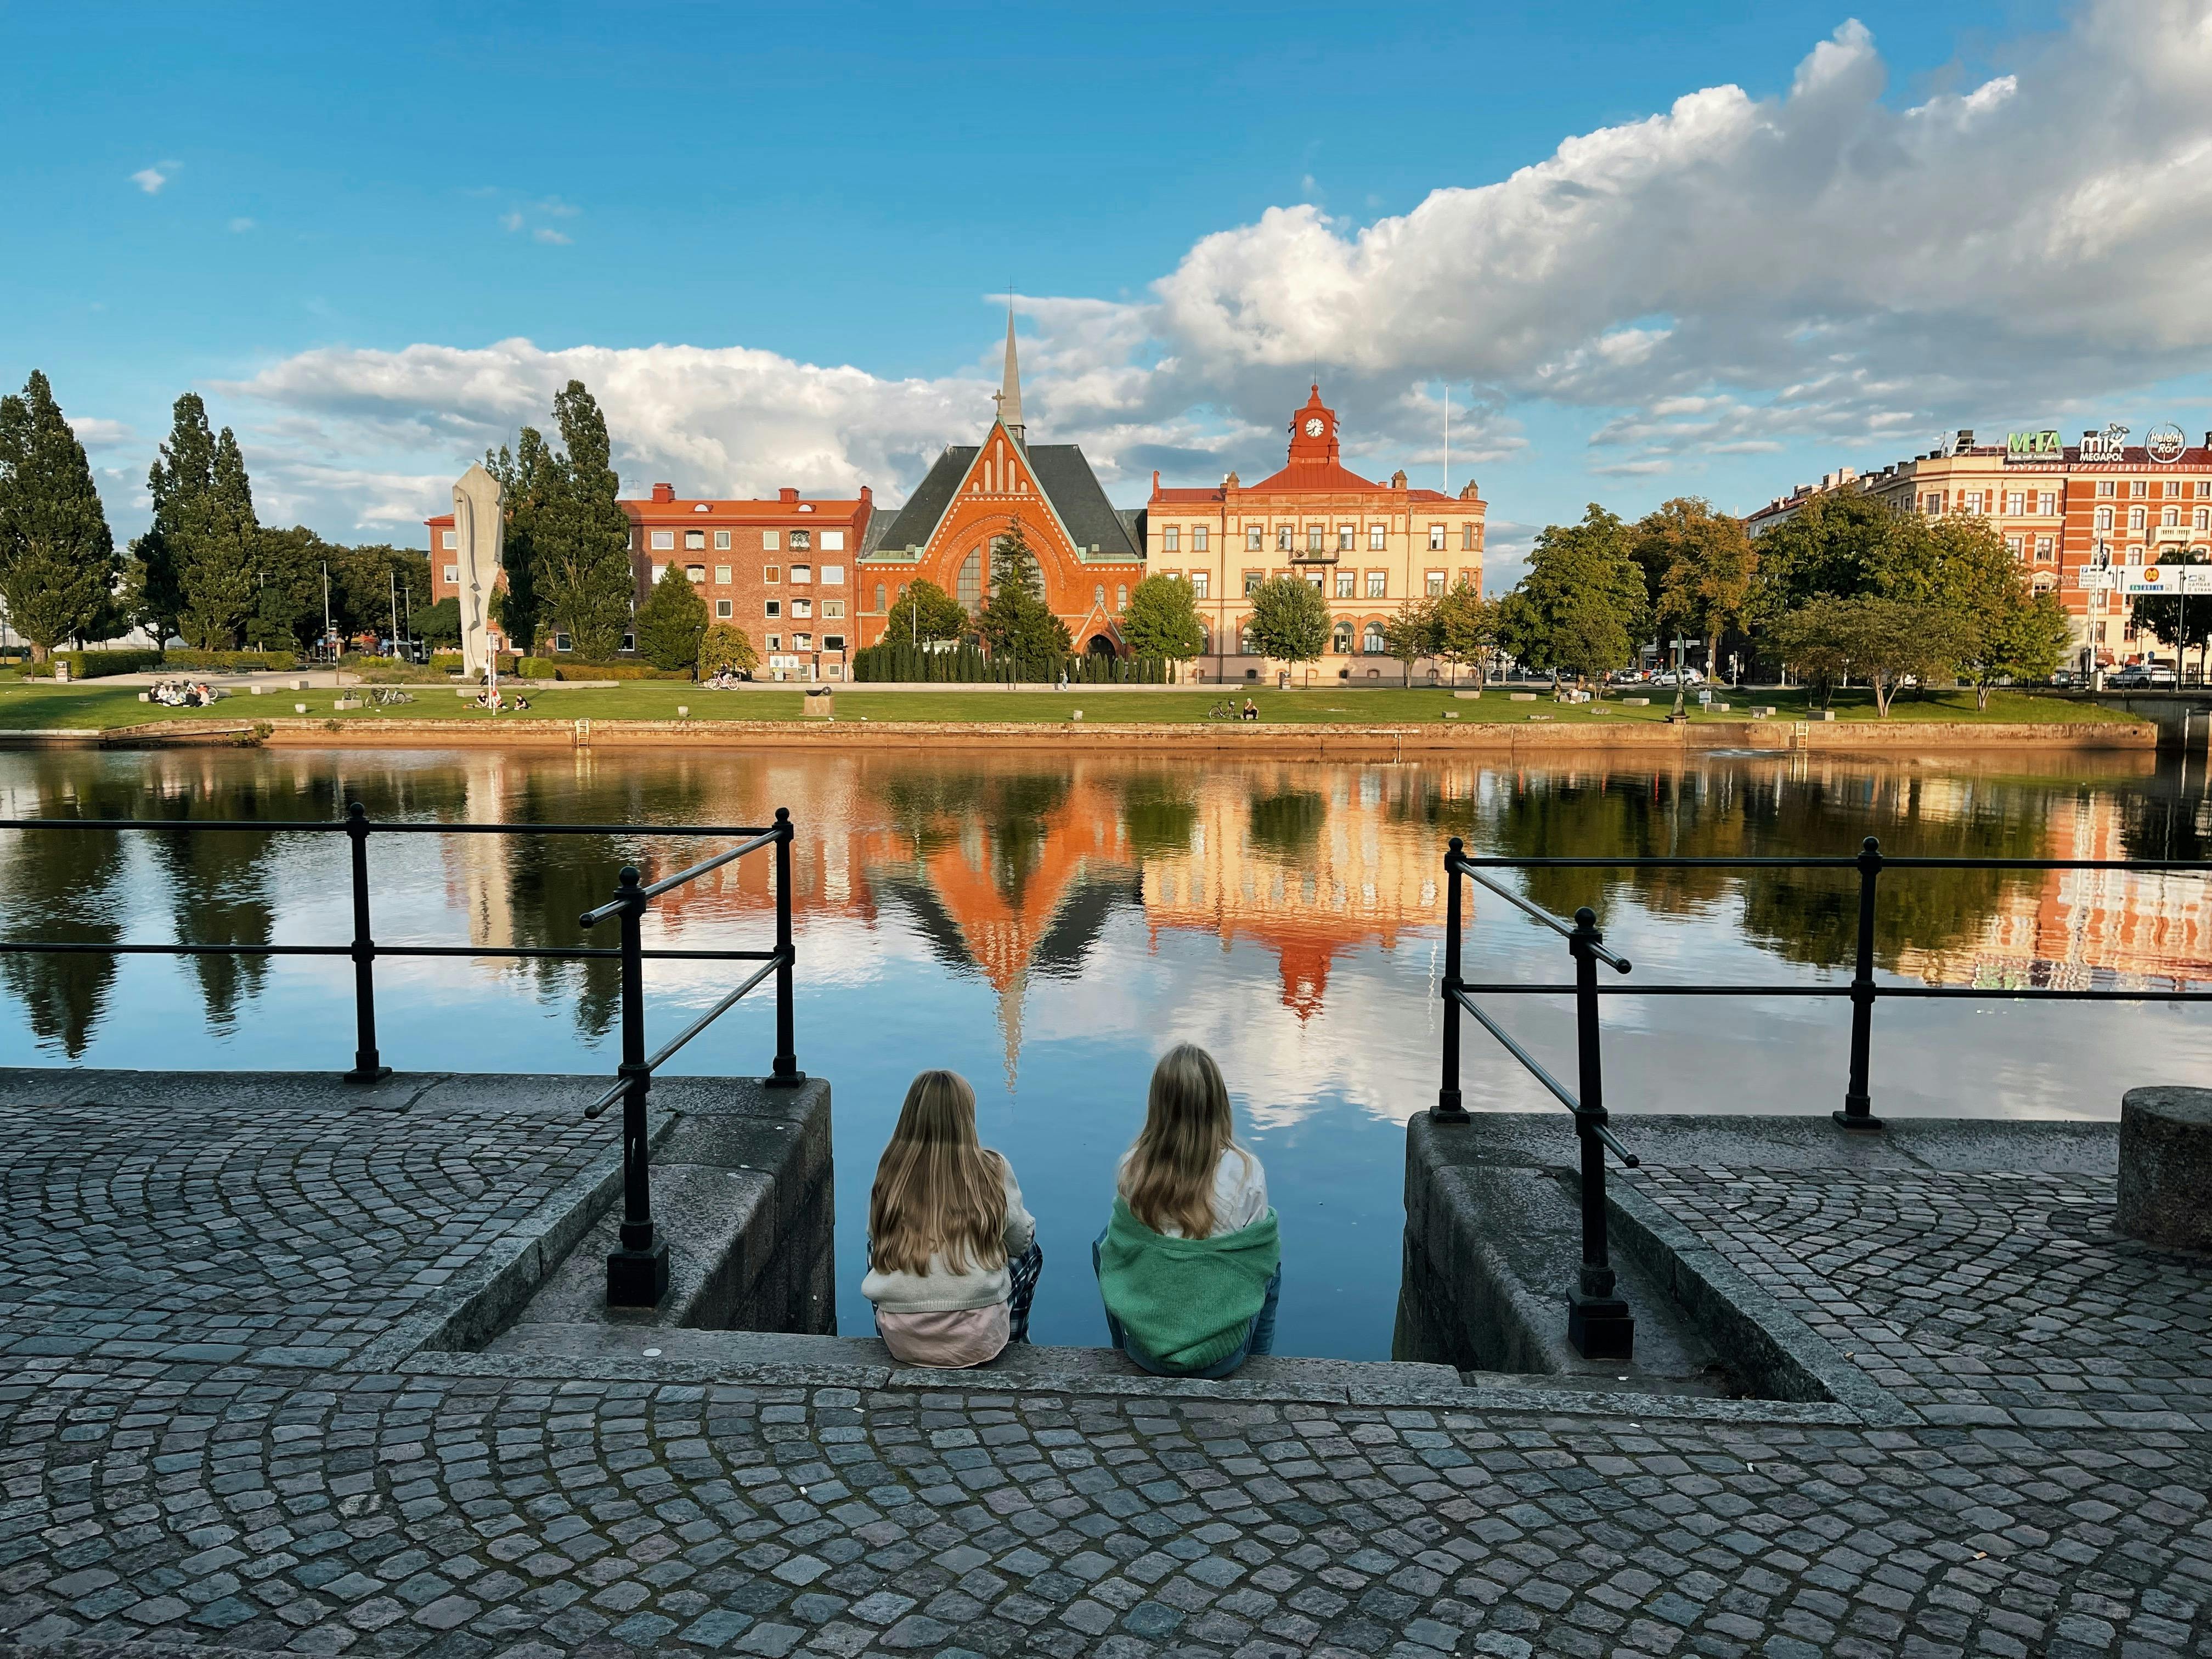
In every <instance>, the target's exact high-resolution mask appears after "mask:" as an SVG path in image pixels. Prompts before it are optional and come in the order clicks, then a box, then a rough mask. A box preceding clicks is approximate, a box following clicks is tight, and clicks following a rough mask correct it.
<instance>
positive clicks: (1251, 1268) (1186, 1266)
mask: <svg viewBox="0 0 2212 1659" xmlns="http://www.w3.org/2000/svg"><path fill="white" fill-rule="evenodd" d="M1281 1260H1282V1241H1281V1238H1280V1237H1279V1233H1278V1231H1277V1229H1276V1225H1275V1212H1274V1211H1273V1210H1272V1209H1270V1210H1269V1211H1268V1212H1267V1214H1265V1215H1263V1216H1261V1218H1259V1219H1258V1220H1257V1221H1255V1222H1254V1223H1253V1224H1252V1225H1250V1226H1249V1227H1246V1228H1244V1229H1243V1231H1238V1232H1233V1233H1224V1234H1222V1235H1220V1236H1219V1237H1216V1238H1170V1237H1166V1236H1165V1235H1164V1234H1161V1233H1156V1232H1154V1231H1152V1229H1151V1228H1150V1227H1147V1226H1146V1225H1145V1224H1144V1223H1143V1222H1141V1221H1139V1220H1138V1219H1137V1218H1136V1216H1135V1215H1134V1214H1133V1212H1131V1210H1130V1208H1129V1206H1128V1202H1127V1200H1125V1199H1122V1198H1121V1197H1119V1196H1116V1197H1115V1200H1114V1218H1113V1219H1112V1220H1111V1221H1109V1222H1108V1223H1107V1224H1106V1237H1105V1241H1104V1243H1102V1244H1100V1245H1099V1247H1098V1290H1099V1293H1100V1294H1101V1295H1102V1296H1103V1297H1105V1300H1106V1311H1107V1312H1109V1313H1110V1314H1112V1315H1113V1316H1114V1317H1115V1319H1117V1320H1119V1321H1120V1322H1121V1328H1122V1329H1123V1331H1125V1332H1126V1333H1127V1335H1128V1337H1129V1339H1130V1340H1132V1341H1133V1342H1134V1343H1135V1344H1136V1345H1137V1346H1139V1347H1140V1348H1142V1349H1143V1350H1144V1351H1145V1352H1146V1353H1147V1354H1149V1355H1151V1356H1152V1358H1154V1359H1157V1360H1158V1361H1159V1362H1160V1364H1163V1365H1164V1366H1166V1367H1168V1368H1169V1369H1170V1370H1188V1371H1196V1370H1205V1369H1206V1367H1207V1366H1208V1365H1212V1364H1216V1363H1218V1361H1221V1360H1224V1359H1226V1358H1228V1357H1229V1356H1230V1355H1231V1354H1232V1353H1234V1352H1236V1351H1237V1345H1238V1344H1239V1343H1241V1342H1242V1341H1243V1340H1244V1334H1245V1332H1246V1330H1247V1329H1248V1328H1249V1327H1250V1325H1251V1323H1252V1321H1253V1320H1254V1319H1255V1317H1256V1316H1258V1314H1259V1312H1260V1307H1261V1304H1262V1303H1263V1302H1265V1301H1266V1300H1267V1281H1268V1280H1269V1279H1272V1278H1273V1277H1274V1273H1275V1268H1276V1266H1277V1264H1278V1263H1279V1262H1280V1261H1281Z"/></svg>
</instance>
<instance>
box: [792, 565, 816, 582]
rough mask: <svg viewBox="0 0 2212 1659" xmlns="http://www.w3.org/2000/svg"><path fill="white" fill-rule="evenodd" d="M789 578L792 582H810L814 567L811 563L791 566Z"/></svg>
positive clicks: (812, 578)
mask: <svg viewBox="0 0 2212 1659" xmlns="http://www.w3.org/2000/svg"><path fill="white" fill-rule="evenodd" d="M791 580H793V582H811V581H812V580H814V567H813V566H812V565H811V564H795V565H793V566H792V567H791Z"/></svg>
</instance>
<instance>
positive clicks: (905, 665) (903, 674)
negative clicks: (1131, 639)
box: [853, 640, 1175, 685]
mask: <svg viewBox="0 0 2212 1659" xmlns="http://www.w3.org/2000/svg"><path fill="white" fill-rule="evenodd" d="M1062 674H1065V675H1066V677H1067V678H1068V679H1069V680H1070V681H1072V682H1073V684H1078V685H1165V684H1170V683H1171V682H1172V681H1173V680H1174V678H1175V665H1174V663H1172V662H1171V661H1170V660H1169V659H1166V658H1164V657H1091V656H1081V657H1077V656H1068V657H1046V658H1041V659H1036V660H1034V661H1030V662H1026V663H1022V664H1018V665H1017V664H1015V663H1012V662H1010V661H1009V660H1007V659H1006V658H1004V657H986V656H985V655H984V654H983V653H982V650H981V647H978V646H976V645H975V643H974V642H973V641H967V640H963V641H961V642H960V643H959V644H957V645H956V646H954V647H951V649H950V650H934V651H933V650H930V649H928V648H927V647H915V646H913V645H908V644H906V643H904V642H903V641H888V642H886V643H884V644H882V645H872V646H869V647H866V648H865V649H863V650H860V651H856V652H854V653H853V678H854V679H855V680H873V681H878V682H883V681H890V682H896V683H899V684H940V685H973V684H1000V685H1006V684H1053V683H1054V682H1056V681H1057V680H1059V678H1060V676H1061V675H1062Z"/></svg>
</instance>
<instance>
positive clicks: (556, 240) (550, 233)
mask: <svg viewBox="0 0 2212 1659" xmlns="http://www.w3.org/2000/svg"><path fill="white" fill-rule="evenodd" d="M530 234H531V236H532V239H533V240H537V241H540V242H550V243H551V244H552V245H553V246H556V247H566V246H568V244H569V243H570V242H572V241H574V240H575V238H574V237H572V236H563V235H562V234H561V233H560V232H559V231H557V230H555V229H553V228H550V226H546V225H540V226H538V228H537V229H535V230H533V231H532V232H531V233H530Z"/></svg>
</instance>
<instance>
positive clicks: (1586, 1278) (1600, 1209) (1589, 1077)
mask: <svg viewBox="0 0 2212 1659" xmlns="http://www.w3.org/2000/svg"><path fill="white" fill-rule="evenodd" d="M1604 937H1605V935H1604V934H1602V933H1600V932H1599V931H1598V926H1597V913H1596V912H1595V911H1594V910H1592V909H1591V908H1589V906H1588V905H1584V906H1583V908H1581V909H1579V910H1577V911H1576V912H1575V931H1574V932H1573V933H1571V935H1569V937H1568V939H1567V949H1568V951H1570V952H1571V953H1572V954H1573V957H1574V959H1575V1050H1576V1056H1577V1060H1579V1061H1580V1067H1581V1080H1580V1084H1579V1085H1578V1086H1577V1089H1576V1091H1575V1092H1576V1095H1577V1097H1578V1098H1579V1099H1580V1100H1581V1102H1582V1105H1581V1106H1580V1107H1579V1108H1578V1109H1577V1110H1576V1112H1575V1138H1576V1139H1577V1140H1578V1141H1579V1142H1580V1143H1581V1152H1582V1210H1583V1267H1582V1275H1581V1279H1580V1282H1579V1283H1578V1284H1577V1286H1576V1288H1575V1289H1573V1290H1571V1291H1568V1292H1567V1340H1568V1341H1569V1342H1571V1343H1572V1344H1573V1345H1574V1349H1575V1352H1577V1353H1579V1354H1580V1355H1582V1356H1583V1358H1585V1359H1626V1358H1631V1357H1632V1355H1633V1354H1634V1353H1635V1352H1636V1317H1635V1316H1634V1315H1633V1314H1632V1313H1631V1312H1629V1310H1628V1304H1627V1303H1626V1301H1624V1300H1622V1299H1621V1297H1620V1295H1619V1294H1618V1293H1617V1292H1616V1291H1615V1289H1614V1277H1613V1259H1612V1255H1611V1253H1610V1251H1609V1250H1608V1249H1607V1240H1606V1220H1605V1143H1604V1142H1602V1141H1601V1140H1600V1139H1598V1136H1597V1132H1598V1131H1599V1130H1600V1129H1601V1128H1603V1127H1605V1121H1606V1113H1605V1079H1604V1074H1603V1072H1602V1070H1601V1066H1600V1063H1599V1056H1598V1018H1597V956H1596V953H1595V951H1593V949H1592V948H1591V947H1592V946H1594V945H1596V944H1597V943H1598V942H1599V941H1600V940H1601V939H1603V938H1604Z"/></svg>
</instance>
